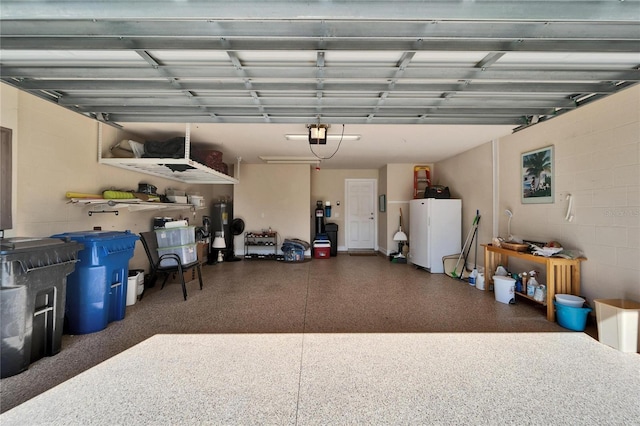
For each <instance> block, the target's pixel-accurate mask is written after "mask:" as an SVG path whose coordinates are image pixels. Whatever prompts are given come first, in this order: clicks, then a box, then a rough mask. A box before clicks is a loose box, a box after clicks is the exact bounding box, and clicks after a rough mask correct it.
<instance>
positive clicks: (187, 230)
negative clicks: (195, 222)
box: [155, 226, 196, 248]
mask: <svg viewBox="0 0 640 426" xmlns="http://www.w3.org/2000/svg"><path fill="white" fill-rule="evenodd" d="M155 232H156V238H157V240H158V248H165V247H178V246H185V245H188V244H194V243H195V242H196V227H195V226H182V227H178V228H160V229H156V230H155Z"/></svg>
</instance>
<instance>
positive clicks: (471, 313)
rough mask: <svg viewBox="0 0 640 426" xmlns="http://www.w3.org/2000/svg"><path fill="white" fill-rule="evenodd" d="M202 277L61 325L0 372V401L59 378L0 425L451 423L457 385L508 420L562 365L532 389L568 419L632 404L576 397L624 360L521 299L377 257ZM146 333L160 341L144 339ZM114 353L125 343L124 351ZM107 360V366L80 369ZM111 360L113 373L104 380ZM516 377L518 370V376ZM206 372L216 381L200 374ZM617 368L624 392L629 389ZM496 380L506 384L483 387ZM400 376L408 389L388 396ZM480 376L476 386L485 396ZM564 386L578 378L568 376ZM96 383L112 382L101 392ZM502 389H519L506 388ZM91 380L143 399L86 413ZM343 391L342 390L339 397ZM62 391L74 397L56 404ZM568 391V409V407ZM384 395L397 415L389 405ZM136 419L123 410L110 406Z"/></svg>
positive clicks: (221, 270) (234, 267) (11, 402)
mask: <svg viewBox="0 0 640 426" xmlns="http://www.w3.org/2000/svg"><path fill="white" fill-rule="evenodd" d="M204 275H205V286H204V289H203V290H202V291H200V290H198V289H197V284H196V282H191V283H189V284H188V290H189V299H188V300H187V301H186V302H184V301H182V297H181V290H180V286H179V285H177V284H169V285H168V286H167V287H166V288H165V289H164V290H160V289H159V288H153V289H150V291H148V292H147V294H145V297H144V299H143V300H142V301H140V302H138V303H136V304H135V305H133V306H130V307H128V308H127V315H126V317H125V319H124V320H122V321H118V322H114V323H110V324H109V326H108V327H107V328H106V329H105V330H103V331H100V332H98V333H93V334H89V335H83V336H67V335H65V336H64V337H63V349H62V351H61V352H60V353H59V354H58V355H56V356H54V357H47V358H43V359H42V360H39V361H37V362H35V363H33V364H31V366H30V368H29V370H27V371H26V372H24V373H21V374H19V375H17V376H14V377H10V378H7V379H3V380H2V381H1V383H0V384H1V386H2V397H1V403H2V411H3V412H4V411H6V410H9V409H10V408H12V407H15V406H17V405H18V404H21V403H23V402H24V401H27V400H29V399H30V398H33V397H34V396H36V395H38V394H40V393H42V392H45V391H46V390H47V389H50V388H52V387H54V386H56V385H58V384H60V383H63V382H65V381H66V383H64V384H63V386H62V387H59V388H57V389H56V390H53V391H51V392H48V393H45V394H43V395H42V396H41V397H40V398H39V399H33V400H32V401H31V402H28V403H26V404H23V405H21V406H19V407H18V409H17V410H12V411H9V412H8V413H7V414H6V416H5V415H3V416H2V419H1V420H2V423H3V424H4V422H5V421H9V420H10V419H14V420H16V421H18V422H19V420H20V418H21V416H22V415H26V414H27V413H28V416H29V417H31V416H36V417H33V418H34V419H36V418H37V411H38V408H37V407H40V406H46V405H47V404H51V403H53V404H54V405H56V404H57V405H61V406H64V407H63V408H61V409H62V411H58V413H59V415H60V416H61V417H60V418H59V420H58V421H59V422H60V423H65V424H68V423H69V422H71V423H74V422H75V423H85V421H89V422H90V423H101V422H103V420H104V421H105V422H107V423H109V424H116V423H131V422H133V423H156V421H155V420H154V419H156V420H157V423H165V424H169V423H176V422H179V423H199V422H204V423H286V424H293V423H296V422H297V423H298V424H315V423H362V422H374V423H397V422H398V421H399V422H404V423H407V422H410V423H417V422H422V423H424V422H429V423H458V422H464V420H463V418H462V417H455V416H454V417H451V416H453V413H454V412H455V411H456V408H455V407H456V405H458V404H460V403H461V399H460V398H459V397H457V396H455V395H458V396H460V395H465V398H466V397H468V398H471V399H470V401H472V402H470V405H469V406H470V407H472V406H474V404H476V405H477V407H476V409H477V410H480V411H482V412H484V414H483V415H484V417H482V418H483V419H485V421H484V423H492V422H493V420H499V419H503V420H504V421H505V422H511V421H513V422H516V419H515V418H512V417H509V416H510V415H511V414H509V413H510V411H509V410H506V409H502V408H498V407H497V405H499V403H498V402H499V401H501V399H500V398H503V399H504V400H505V401H507V400H510V398H515V400H517V401H518V404H519V407H520V408H519V409H520V410H523V409H524V412H525V413H529V412H530V411H536V410H535V407H538V406H539V405H537V404H538V402H536V401H533V402H532V401H531V399H532V398H538V396H539V395H540V392H541V391H540V389H539V388H540V387H542V389H545V390H546V389H549V386H550V385H551V384H553V386H554V387H557V386H558V384H557V383H556V382H558V380H559V379H557V378H556V377H555V376H557V375H558V374H559V372H560V371H563V370H566V371H574V372H575V371H579V372H580V373H579V374H578V376H580V377H588V378H589V380H582V381H579V383H576V382H575V379H572V378H571V377H572V376H567V377H568V378H569V379H568V381H567V384H565V385H564V386H561V387H560V388H559V389H560V391H561V392H565V393H564V394H561V393H556V392H555V391H554V392H552V395H555V397H554V398H556V397H557V398H556V399H550V400H547V399H544V400H543V401H546V402H547V405H546V408H547V409H548V408H549V407H551V406H556V405H558V406H559V407H558V410H559V412H560V413H564V414H563V415H568V416H570V417H571V416H573V417H572V418H573V420H574V421H577V422H580V420H579V419H580V418H579V417H578V418H576V417H575V416H582V415H584V416H586V417H584V418H583V419H585V420H587V419H595V418H597V419H600V420H601V419H604V418H605V417H601V414H597V413H596V414H594V410H595V408H598V410H596V411H598V412H601V413H605V414H606V415H607V416H608V417H606V418H608V419H610V420H611V421H612V422H614V423H617V420H616V419H624V418H625V417H624V416H625V415H626V414H625V413H628V414H637V407H635V408H630V409H627V408H626V407H625V406H624V404H621V402H624V401H625V400H624V398H622V399H621V398H620V397H616V398H615V401H618V402H616V404H614V405H612V407H614V408H615V410H613V411H612V410H610V409H604V410H603V408H606V407H598V403H597V400H598V398H597V397H591V399H589V401H588V403H586V404H585V403H584V398H585V397H584V395H583V394H584V393H585V392H587V391H589V392H591V393H592V394H593V393H594V392H596V393H595V395H598V394H599V393H600V391H601V390H602V389H600V387H598V388H597V389H596V388H593V387H591V388H590V387H589V386H587V385H589V384H591V382H592V381H596V382H598V383H599V382H603V383H605V384H606V386H607V388H608V389H610V390H611V389H613V390H615V389H618V392H617V393H618V394H620V395H623V394H624V393H625V389H627V390H634V389H635V390H637V389H638V388H637V386H638V382H639V381H640V380H639V379H640V377H638V375H639V374H640V373H638V371H640V368H639V366H638V362H640V361H639V358H638V355H637V354H620V353H618V352H617V351H614V350H612V349H609V348H607V347H604V346H603V345H600V344H599V343H598V342H597V341H595V340H593V339H592V338H591V337H589V336H587V335H585V334H584V333H566V330H565V329H563V328H561V327H559V326H558V325H557V324H555V323H549V322H548V321H546V319H545V315H544V310H543V309H542V307H540V306H536V305H533V304H531V303H529V302H523V303H518V304H516V305H504V304H501V303H497V302H495V300H494V299H493V295H492V293H488V292H482V291H479V290H476V289H475V288H473V287H471V286H469V285H467V284H466V283H464V282H460V281H457V280H454V279H452V278H449V277H447V276H444V275H432V274H429V273H427V272H425V271H423V270H417V269H415V268H413V267H412V266H411V265H399V264H392V263H390V262H388V261H387V260H386V259H385V258H383V257H366V256H348V255H340V256H338V257H337V258H331V259H327V260H314V261H310V262H305V263H300V264H289V263H280V262H269V261H243V262H235V263H224V264H220V265H215V266H207V267H205V268H204ZM541 332H544V333H541ZM548 332H553V333H548ZM496 333H497V334H496ZM157 334H170V335H171V336H163V337H162V338H161V339H160V340H159V338H160V336H158V338H154V339H151V340H148V341H145V340H146V339H148V338H150V337H152V336H154V335H157ZM176 334H180V335H184V336H176ZM202 334H206V335H202ZM533 336H536V338H535V339H533V340H530V338H532V337H533ZM578 336H580V337H578ZM185 339H186V340H185ZM143 341H144V343H142V344H141V345H138V346H135V345H137V344H138V343H140V342H143ZM158 342H160V343H158ZM133 346H135V347H134V348H132V347H133ZM150 347H151V348H153V349H152V350H150V349H149V348H150ZM128 348H132V349H131V351H128V352H123V351H125V350H127V349H128ZM514 350H518V351H520V352H519V353H521V356H516V355H515V354H514V353H512V351H514ZM565 351H567V352H565ZM120 353H122V354H121V355H118V354H120ZM154 354H158V355H157V356H156V355H154ZM589 354H595V355H589ZM116 355H118V357H115V358H112V357H114V356H116ZM585 357H595V358H594V359H593V362H592V365H591V368H594V371H592V372H587V371H585V368H586V367H585V366H583V363H582V361H581V360H582V359H583V358H585ZM109 358H112V359H110V360H109ZM105 360H109V361H108V362H107V363H104V364H101V365H100V367H98V368H95V369H93V368H92V367H94V366H95V365H97V364H99V363H100V362H103V361H105ZM499 360H500V362H498V361H499ZM480 361H482V362H480ZM496 362H498V363H496ZM600 362H602V363H604V364H605V365H606V366H607V367H612V368H613V369H614V370H615V369H616V368H618V367H619V368H621V369H622V370H621V371H626V370H625V368H628V366H631V367H632V368H635V376H634V375H633V373H634V371H633V370H632V371H631V372H628V374H626V376H621V377H620V379H621V380H618V378H619V377H618V375H617V373H616V374H613V375H612V374H607V376H608V378H606V380H604V381H603V380H602V379H601V378H600V376H601V372H600V370H601V369H602V368H601V366H599V365H598V363H600ZM434 363H435V364H434ZM436 365H437V366H438V368H437V369H435V370H434V369H433V368H435V366H436ZM543 365H545V366H546V367H545V368H542V367H541V366H543ZM432 367H433V368H432ZM587 367H588V366H587ZM113 368H116V370H117V371H118V373H117V376H118V377H117V380H116V378H113V377H111V376H112V375H113V373H112V371H113V370H111V369H113ZM527 368H528V370H527ZM86 370H89V371H87V372H86V374H83V375H79V374H80V373H82V372H83V371H86ZM528 372H529V373H535V374H533V377H532V374H529V373H528ZM143 373H144V374H143ZM523 374H524V377H526V378H527V380H522V379H518V377H520V378H522V377H523ZM585 374H587V376H585ZM574 375H575V374H574ZM75 376H77V377H75ZM139 376H140V377H139ZM147 376H149V377H147ZM503 376H504V377H503ZM609 376H610V377H609ZM153 377H156V379H153ZM211 377H218V378H219V379H220V380H218V381H216V380H213V381H211V380H204V378H211ZM430 377H432V378H434V379H437V380H439V381H440V384H439V385H438V386H439V387H438V388H437V389H440V390H442V392H445V393H446V395H445V393H443V394H440V393H439V392H435V391H434V392H432V391H431V390H429V389H433V388H432V387H429V382H430ZM562 377H565V376H562ZM624 377H627V378H626V379H625V378H624ZM71 378H73V379H72V380H69V379H71ZM418 378H419V379H420V380H418ZM629 378H631V379H632V382H631V384H632V385H633V384H634V383H635V386H636V387H635V388H633V387H631V388H630V387H629V383H627V382H628V381H629ZM112 379H113V380H116V383H111V380H112ZM143 379H144V380H143ZM471 379H472V382H469V380H471ZM499 379H504V385H496V383H494V382H496V381H498V380H499ZM614 379H615V380H614ZM67 380H69V381H67ZM104 380H108V381H109V383H105V382H104ZM122 380H124V381H122ZM154 380H156V381H154ZM633 380H635V382H634V381H633ZM610 382H611V383H610ZM137 383H141V385H140V386H138V385H137ZM405 383H406V384H407V386H408V387H407V392H405V393H400V394H398V395H397V397H396V396H394V395H393V393H394V392H396V391H397V390H398V389H401V388H402V387H403V386H404V384H405ZM447 383H448V384H447ZM481 383H484V386H486V388H487V389H489V390H490V392H483V391H482V390H481V388H482V386H480V384H481ZM516 383H518V385H517V386H516V385H515V384H516ZM616 383H618V385H616ZM454 384H455V386H454ZM573 384H577V385H581V386H583V385H584V386H586V387H582V388H575V389H573V388H570V387H568V386H569V385H573ZM109 386H114V387H115V388H116V389H118V390H119V391H115V390H111V391H109V390H108V388H109ZM514 386H516V387H517V392H514V393H513V394H511V393H509V392H507V391H506V390H507V389H513V388H514ZM616 386H617V387H616ZM91 387H93V388H95V389H96V391H99V389H102V388H104V391H105V392H103V393H102V394H108V395H109V398H111V397H113V396H114V395H115V394H117V395H119V396H118V397H117V398H118V401H121V400H122V399H125V400H128V399H127V398H133V400H132V401H136V402H135V404H133V405H134V406H137V405H140V406H141V407H146V408H145V409H144V410H138V409H137V408H135V409H133V411H131V410H129V409H124V408H123V410H122V412H121V413H119V414H118V413H115V412H114V408H113V407H114V406H115V407H119V406H120V404H115V405H113V404H106V402H105V404H106V405H105V407H106V406H110V407H111V408H110V409H109V410H107V411H105V417H104V418H102V417H100V416H94V415H91V414H90V413H92V409H91V408H90V407H91V406H92V405H93V404H98V405H100V404H102V403H97V402H93V401H94V399H96V398H93V397H92V395H91V394H90V393H87V391H86V388H91ZM454 387H455V388H456V389H457V390H455V391H454ZM342 388H344V389H348V390H349V391H348V392H338V390H339V389H342ZM60 389H62V392H59V390H60ZM603 389H604V388H603ZM120 390H121V392H120ZM456 392H457V393H456ZM614 393H616V392H613V391H612V394H614ZM67 394H69V398H72V400H71V401H75V402H71V401H70V402H69V403H64V404H59V403H58V402H60V403H62V401H63V400H65V398H67V396H65V395H67ZM72 394H75V396H72ZM153 395H157V396H158V398H160V400H157V399H155V397H154V396H153ZM385 395H386V397H385ZM63 396H64V398H63ZM60 398H63V399H62V400H61V399H60ZM73 398H75V400H74V399H73ZM85 399H86V400H85ZM97 399H100V398H97ZM142 400H144V401H142ZM376 400H379V402H376ZM573 400H575V401H576V402H575V404H578V405H576V406H574V405H571V404H573V402H571V401H573ZM602 400H603V401H609V399H608V398H604V399H602ZM47 401H49V402H47ZM52 401H53V402H52ZM56 401H58V402H56ZM105 401H109V399H108V398H107V399H106V400H105ZM176 401H183V405H184V406H185V407H191V408H190V409H189V410H190V411H184V410H183V411H180V413H181V414H179V416H181V417H179V418H178V417H175V418H172V420H174V421H173V422H171V421H169V417H167V418H166V419H165V420H166V421H165V420H163V418H162V417H154V416H156V414H154V413H156V412H159V413H164V412H165V411H166V410H165V409H164V408H162V407H164V406H168V407H173V404H175V403H176ZM189 401H195V402H189ZM526 401H530V402H529V404H531V407H533V408H532V409H528V408H527V405H526V404H527V403H526ZM559 401H562V404H560V403H559ZM567 401H569V402H567ZM523 403H524V404H525V406H524V408H523V405H522V404H523ZM194 404H195V405H194ZM492 404H493V405H496V407H494V406H493V405H492ZM549 404H551V405H549ZM594 404H595V405H594ZM560 405H561V406H560ZM567 405H569V407H566V406H567ZM606 405H610V404H608V403H607V404H606ZM396 406H397V408H398V410H397V411H396V414H393V410H391V411H389V410H388V408H393V407H396ZM506 406H509V405H508V404H507V405H506ZM105 407H103V408H105ZM127 407H132V405H131V404H127ZM402 407H404V408H402ZM411 407H413V408H411ZM514 407H515V406H514ZM571 407H574V408H573V409H572V408H571ZM575 407H578V408H579V410H578V409H577V408H575ZM98 408H99V407H98ZM193 410H195V411H193ZM634 410H635V411H634ZM170 411H171V410H170ZM387 411H388V413H387V414H384V413H386V412H387ZM462 411H463V412H465V410H462ZM539 411H545V410H539ZM547 411H548V410H547ZM470 412H471V411H468V413H467V414H469V413H470ZM64 413H67V415H71V416H72V417H66V416H67V415H65V414H64ZM87 413H89V414H87ZM132 413H133V414H132ZM185 413H186V414H185ZM190 413H191V414H193V416H195V417H191V414H190ZM438 413H440V414H438ZM495 413H502V414H499V415H498V414H495ZM612 413H618V417H616V416H613V414H612ZM42 414H43V415H44V414H45V413H44V412H43V413H42ZM134 414H135V416H136V417H134V418H129V417H127V419H128V420H127V421H125V420H123V418H122V417H119V416H129V415H134ZM89 415H90V418H89V417H86V416H89ZM437 415H440V416H441V417H437ZM494 415H497V416H498V417H494ZM594 415H595V416H596V417H593V416H594ZM345 416H346V417H345ZM396 416H397V417H396ZM505 416H506V417H505ZM525 416H526V417H527V418H528V416H529V414H525ZM560 416H561V415H560ZM620 416H622V417H620ZM74 418H77V419H82V420H84V421H80V420H75V421H74V420H73V419H74ZM548 418H549V417H543V418H542V419H548ZM105 419H107V420H108V421H107V420H105ZM118 419H120V420H118ZM403 419H404V420H403ZM555 419H556V420H558V419H560V417H555ZM22 420H25V418H24V417H22ZM48 420H52V419H48ZM48 420H47V422H49V421H48ZM178 420H179V421H178ZM377 420H379V421H377ZM43 421H44V420H43ZM527 421H528V420H527ZM527 421H525V423H526V422H527ZM467 422H473V417H470V418H468V420H467ZM29 423H33V422H31V421H29ZM480 423H483V421H480ZM605 423H606V422H605Z"/></svg>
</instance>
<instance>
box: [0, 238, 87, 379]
mask: <svg viewBox="0 0 640 426" xmlns="http://www.w3.org/2000/svg"><path fill="white" fill-rule="evenodd" d="M81 248H82V245H81V244H78V243H77V242H74V241H63V240H60V239H51V238H7V239H0V260H1V263H2V264H1V268H0V316H1V318H0V325H1V327H0V333H1V339H2V344H1V348H0V354H1V361H0V362H1V366H0V372H1V377H2V378H5V377H9V376H14V375H16V374H18V373H20V372H22V371H24V370H26V369H27V368H29V364H30V363H31V362H33V361H37V360H38V359H40V358H42V357H43V356H51V355H55V354H57V353H58V352H60V349H61V346H62V328H63V324H64V311H65V293H66V288H67V276H68V275H69V274H70V273H71V272H73V270H74V268H75V265H76V261H77V254H78V251H79V250H80V249H81Z"/></svg>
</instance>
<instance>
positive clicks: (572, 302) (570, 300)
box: [556, 294, 585, 308]
mask: <svg viewBox="0 0 640 426" xmlns="http://www.w3.org/2000/svg"><path fill="white" fill-rule="evenodd" d="M556 302H558V304H559V305H565V306H572V307H574V308H582V306H584V302H585V300H584V299H583V298H582V297H580V296H574V295H573V294H556Z"/></svg>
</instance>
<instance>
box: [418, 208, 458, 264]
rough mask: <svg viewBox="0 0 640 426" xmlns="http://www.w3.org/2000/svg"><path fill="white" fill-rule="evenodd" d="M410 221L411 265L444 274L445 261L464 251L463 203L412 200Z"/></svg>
mask: <svg viewBox="0 0 640 426" xmlns="http://www.w3.org/2000/svg"><path fill="white" fill-rule="evenodd" d="M409 221H410V222H409V243H410V244H409V247H410V250H409V261H410V262H411V263H413V264H414V265H416V266H419V267H422V268H425V269H428V270H429V271H430V272H432V273H443V272H444V266H443V263H442V258H443V257H444V256H448V255H451V254H457V253H460V250H461V248H460V246H461V233H462V229H461V226H462V200H453V199H436V198H423V199H418V200H411V201H410V202H409Z"/></svg>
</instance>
